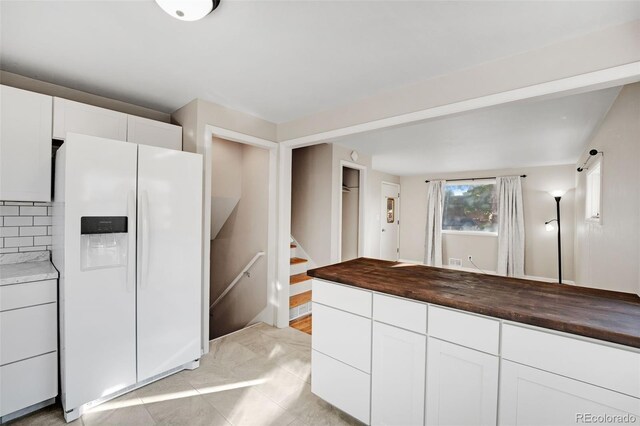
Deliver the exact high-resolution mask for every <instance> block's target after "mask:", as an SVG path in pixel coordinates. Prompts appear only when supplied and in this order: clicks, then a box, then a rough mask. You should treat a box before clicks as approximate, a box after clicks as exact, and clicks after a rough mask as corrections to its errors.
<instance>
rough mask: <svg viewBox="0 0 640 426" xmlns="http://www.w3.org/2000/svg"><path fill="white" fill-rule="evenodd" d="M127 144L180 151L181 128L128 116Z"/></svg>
mask: <svg viewBox="0 0 640 426" xmlns="http://www.w3.org/2000/svg"><path fill="white" fill-rule="evenodd" d="M127 142H133V143H139V144H142V145H151V146H157V147H160V148H167V149H176V150H178V151H182V127H180V126H175V125H173V124H169V123H163V122H161V121H155V120H149V119H148V118H142V117H136V116H135V115H129V116H127Z"/></svg>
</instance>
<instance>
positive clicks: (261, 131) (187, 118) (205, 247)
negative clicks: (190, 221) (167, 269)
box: [171, 99, 276, 353]
mask: <svg viewBox="0 0 640 426" xmlns="http://www.w3.org/2000/svg"><path fill="white" fill-rule="evenodd" d="M171 121H172V122H173V123H176V124H179V125H181V126H182V150H183V151H188V152H197V153H199V154H202V155H203V156H204V159H205V162H204V170H203V176H202V182H203V193H202V205H203V210H204V211H203V220H204V223H203V227H202V229H203V236H202V253H203V262H202V283H203V285H202V292H203V294H202V296H203V297H202V301H203V306H202V314H203V318H202V323H203V327H202V350H203V353H208V352H209V345H208V341H209V335H210V334H209V323H208V321H209V315H207V311H208V308H209V306H208V303H209V302H208V300H209V298H210V294H209V282H210V274H209V272H210V267H211V265H210V257H211V256H210V248H211V243H210V239H211V225H210V222H211V220H210V217H211V203H210V200H211V162H210V158H209V156H210V151H211V143H212V141H211V139H210V133H209V132H208V130H207V126H216V127H219V128H223V129H228V130H232V131H236V132H238V133H242V134H247V135H251V136H255V137H259V138H262V139H266V140H270V141H275V140H276V125H275V124H273V123H269V122H267V121H265V120H262V119H260V118H258V117H254V116H251V115H249V114H245V113H242V112H239V111H234V110H232V109H229V108H225V107H223V106H221V105H216V104H213V103H210V102H206V101H203V100H200V99H194V100H193V101H191V102H189V103H188V104H186V105H184V106H183V107H182V108H180V109H178V110H176V111H174V112H173V114H171Z"/></svg>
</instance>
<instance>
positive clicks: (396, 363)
mask: <svg viewBox="0 0 640 426" xmlns="http://www.w3.org/2000/svg"><path fill="white" fill-rule="evenodd" d="M426 344H427V338H426V336H423V335H421V334H417V333H413V332H410V331H406V330H403V329H400V328H397V327H392V326H390V325H386V324H382V323H378V322H375V323H374V325H373V360H372V370H371V424H373V425H422V424H424V390H425V367H426V362H425V361H426V359H425V358H426Z"/></svg>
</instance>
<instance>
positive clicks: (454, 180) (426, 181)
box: [425, 175, 527, 183]
mask: <svg viewBox="0 0 640 426" xmlns="http://www.w3.org/2000/svg"><path fill="white" fill-rule="evenodd" d="M498 177H506V176H488V177H475V178H460V179H446V181H447V182H456V181H462V180H486V179H495V178H498ZM520 177H521V178H526V177H527V175H520ZM429 182H431V181H430V180H425V183H429Z"/></svg>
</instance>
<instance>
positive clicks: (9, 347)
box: [0, 303, 58, 365]
mask: <svg viewBox="0 0 640 426" xmlns="http://www.w3.org/2000/svg"><path fill="white" fill-rule="evenodd" d="M56 316H57V304H56V303H49V304H46V305H39V306H32V307H30V308H22V309H15V310H13V311H5V312H2V313H0V365H5V364H8V363H10V362H15V361H20V360H23V359H25V358H30V357H33V356H36V355H42V354H44V353H46V352H51V351H55V350H56V349H57V347H58V325H57V321H56Z"/></svg>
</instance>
